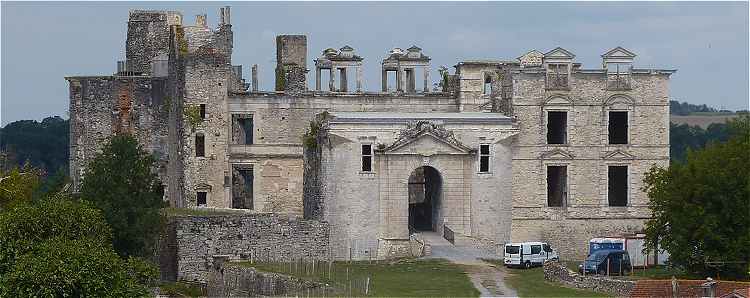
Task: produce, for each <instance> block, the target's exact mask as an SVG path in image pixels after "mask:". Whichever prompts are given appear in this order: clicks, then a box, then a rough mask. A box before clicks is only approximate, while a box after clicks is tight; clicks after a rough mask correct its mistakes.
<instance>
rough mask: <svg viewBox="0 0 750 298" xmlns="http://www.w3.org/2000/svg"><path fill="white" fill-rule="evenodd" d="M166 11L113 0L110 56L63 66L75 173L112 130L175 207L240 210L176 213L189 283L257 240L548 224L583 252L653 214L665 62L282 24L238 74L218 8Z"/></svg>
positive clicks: (353, 250) (410, 245) (572, 253)
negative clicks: (124, 29) (359, 49)
mask: <svg viewBox="0 0 750 298" xmlns="http://www.w3.org/2000/svg"><path fill="white" fill-rule="evenodd" d="M182 18H183V17H182V15H181V14H180V13H179V12H174V11H143V10H132V11H130V17H129V20H128V33H127V40H126V60H125V61H119V62H118V63H117V66H118V67H117V72H116V73H114V74H112V75H106V76H76V77H67V78H66V79H67V80H68V82H69V86H70V118H71V121H70V125H71V130H70V133H71V137H70V152H71V154H70V158H71V160H70V167H71V169H70V173H71V176H72V178H73V182H74V185H75V187H76V188H77V187H79V186H80V182H81V179H82V177H84V174H85V171H86V164H87V162H88V161H90V160H91V159H92V158H93V157H94V155H95V154H96V153H97V152H98V151H99V150H100V148H101V147H102V145H103V144H104V142H105V141H106V140H107V138H109V137H111V136H112V135H114V134H118V133H129V134H132V135H133V136H135V137H136V138H137V139H138V141H139V142H140V144H141V145H142V146H143V147H144V148H145V149H146V150H147V151H149V152H151V153H153V154H154V156H155V157H156V159H157V160H158V168H157V169H155V171H157V172H158V174H159V177H160V178H161V180H162V182H163V184H164V187H165V198H164V199H165V200H167V201H169V203H170V204H171V205H172V206H174V207H182V208H233V209H245V210H247V212H246V213H247V216H250V217H242V216H240V217H238V218H224V217H220V218H218V219H216V218H214V219H205V220H201V219H193V220H192V221H188V220H182V221H177V222H176V223H175V224H180V225H182V226H181V227H177V228H176V231H177V233H182V234H179V235H175V237H177V238H175V239H176V240H175V239H173V240H175V241H173V242H174V243H173V245H177V247H178V251H179V253H178V254H182V253H185V254H186V255H179V256H176V258H177V259H178V260H179V261H178V265H177V266H178V267H180V268H176V270H177V271H178V272H179V273H178V276H183V277H185V278H188V279H194V280H205V279H206V276H205V272H206V270H207V267H208V266H210V264H212V262H213V261H212V259H211V258H214V257H215V256H213V255H214V254H215V255H219V256H221V255H228V256H229V258H230V259H242V258H248V257H252V254H255V253H259V252H261V253H265V252H262V251H263V250H262V249H260V248H263V249H265V248H268V249H270V250H273V251H277V252H276V253H277V254H290V255H300V256H302V255H305V256H308V257H313V258H335V259H348V258H353V259H368V258H372V257H376V258H391V257H400V256H406V255H411V254H413V251H414V248H415V245H417V246H418V245H423V244H422V243H421V241H420V240H419V239H420V237H419V233H422V232H429V231H435V232H438V233H441V234H445V235H446V237H451V238H452V239H453V240H454V241H455V243H456V244H457V245H474V246H478V247H482V248H484V249H487V250H490V251H493V252H496V253H501V250H502V245H503V244H504V243H508V242H520V241H527V240H535V241H536V240H538V241H546V242H549V243H551V244H552V245H553V247H556V248H558V249H559V250H560V254H561V257H562V258H563V259H580V258H582V257H583V256H584V255H585V253H586V245H585V244H586V241H587V240H588V239H589V238H592V237H599V236H612V235H619V234H622V233H630V232H636V231H641V230H642V229H643V223H644V220H645V219H647V218H649V217H650V214H651V213H650V211H649V209H648V207H647V202H648V200H647V197H646V194H645V193H644V192H643V191H642V189H641V188H642V179H643V176H644V173H645V172H646V171H647V170H648V169H649V168H650V167H652V166H654V165H656V166H667V165H668V162H669V115H668V114H669V88H668V84H669V77H670V75H671V74H672V73H674V70H664V69H644V68H637V67H634V66H633V61H634V58H635V57H636V55H635V54H634V53H632V52H630V51H628V50H626V49H624V48H621V47H615V48H614V49H611V50H609V51H607V52H606V53H604V54H603V55H602V65H597V66H596V67H594V68H583V67H582V65H581V64H580V63H577V62H576V61H575V55H574V54H573V53H571V52H569V51H567V50H565V49H563V48H560V47H558V48H554V49H552V50H550V51H547V52H540V51H537V50H531V51H529V52H527V53H525V54H523V55H521V56H520V57H518V58H515V59H508V60H470V61H460V62H458V63H457V64H456V65H455V66H454V70H453V71H450V70H448V69H447V68H445V67H439V68H436V69H435V70H433V68H431V65H430V57H429V56H428V55H427V54H428V53H429V49H427V50H423V49H421V48H419V47H417V46H410V45H406V46H410V47H409V48H407V49H401V48H394V49H391V50H389V51H387V52H384V55H383V57H382V64H381V65H382V68H381V69H379V70H378V69H369V70H368V69H363V64H362V61H363V60H364V59H369V58H368V57H361V56H359V55H357V53H356V51H355V49H354V48H353V47H351V46H349V45H344V46H342V47H341V48H339V49H336V48H327V49H316V50H315V51H317V50H320V52H315V51H314V52H312V53H311V57H312V60H308V54H309V53H308V49H307V41H308V36H303V35H280V36H278V37H277V38H276V46H277V52H276V61H277V65H276V68H275V69H268V70H259V69H258V67H257V65H253V66H252V67H245V69H248V68H249V69H251V74H250V77H251V78H250V79H249V80H247V81H248V82H246V79H245V78H244V75H245V74H243V66H241V65H233V64H232V61H231V56H232V51H233V31H232V23H231V13H230V8H229V7H224V8H221V9H220V12H219V21H218V25H216V26H215V27H209V26H208V21H207V17H206V15H198V16H196V19H195V22H194V24H190V25H185V24H183V19H182ZM309 38H314V36H312V37H309ZM316 53H320V54H316ZM270 56H271V53H269V57H270ZM308 67H311V68H314V69H308ZM258 71H268V72H273V73H274V74H275V78H276V84H275V90H273V91H262V90H259V88H258V84H257V72H258ZM365 71H368V72H370V71H379V72H380V73H381V75H382V81H381V82H379V84H378V85H379V86H380V88H379V90H377V91H365V90H364V86H365V85H364V82H363V75H362V74H363V72H365ZM308 77H313V78H314V82H310V83H308ZM433 83H435V84H433ZM255 213H258V214H255ZM268 213H271V214H273V215H268ZM264 214H265V215H264ZM253 216H256V217H253ZM266 216H269V217H266ZM274 216H277V217H274ZM278 216H281V217H284V218H287V219H288V220H291V222H287V221H286V220H284V221H282V222H279V221H280V219H279V218H278ZM289 218H292V219H289ZM295 218H297V219H295ZM217 220H223V221H224V222H223V223H222V222H216V221H217ZM295 220H299V221H304V222H303V223H294V221H295ZM280 227H293V228H289V229H288V231H287V230H283V231H282V230H279V231H277V232H278V233H276V234H274V233H272V231H276V230H275V229H280ZM232 229H235V230H232ZM264 229H270V230H268V231H266V230H264ZM284 229H286V228H284ZM269 233H270V234H269ZM260 235H262V237H272V238H270V240H268V241H269V242H262V241H261V240H258V241H261V242H253V241H255V240H252V239H255V238H253V237H261V236H260ZM268 235H275V236H268ZM274 237H275V238H274ZM313 238H314V239H313ZM263 239H266V238H263ZM177 240H179V241H177ZM321 240H325V242H326V243H320V241H321ZM180 241H182V242H180ZM315 241H318V242H315ZM250 242H252V243H250ZM313 246H319V247H318V248H319V249H318V250H314V249H313ZM423 246H424V245H423ZM256 248H257V249H256ZM191 251H192V252H191ZM250 251H253V252H252V253H250ZM187 254H190V256H188V255H187ZM267 257H268V256H267ZM181 266H182V267H181Z"/></svg>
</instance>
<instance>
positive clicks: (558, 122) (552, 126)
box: [547, 111, 568, 144]
mask: <svg viewBox="0 0 750 298" xmlns="http://www.w3.org/2000/svg"><path fill="white" fill-rule="evenodd" d="M567 139H568V112H561V111H550V112H547V144H567V143H568V142H567Z"/></svg>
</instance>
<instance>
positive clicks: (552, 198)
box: [547, 166, 568, 207]
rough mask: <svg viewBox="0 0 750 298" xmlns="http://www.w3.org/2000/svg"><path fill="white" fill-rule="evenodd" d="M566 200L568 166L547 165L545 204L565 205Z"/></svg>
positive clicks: (550, 205) (553, 205)
mask: <svg viewBox="0 0 750 298" xmlns="http://www.w3.org/2000/svg"><path fill="white" fill-rule="evenodd" d="M567 200H568V167H567V166H547V206H549V207H565V206H566V204H567Z"/></svg>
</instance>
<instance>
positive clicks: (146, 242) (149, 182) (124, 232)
mask: <svg viewBox="0 0 750 298" xmlns="http://www.w3.org/2000/svg"><path fill="white" fill-rule="evenodd" d="M154 168H155V163H154V158H153V157H152V156H151V155H150V154H148V153H146V152H145V151H144V150H143V148H141V146H140V145H138V141H137V140H136V139H134V138H133V137H132V136H129V135H117V136H114V137H112V138H111V139H110V141H109V142H107V143H106V144H104V146H103V148H102V153H100V154H99V155H97V156H96V157H95V158H94V159H92V160H91V162H90V163H89V165H88V168H87V171H86V173H85V176H84V177H83V182H82V184H81V191H80V196H81V198H82V199H83V200H86V201H88V202H91V203H92V204H93V205H94V206H96V207H97V208H99V209H101V210H102V212H103V213H104V218H105V219H106V220H107V222H108V223H109V225H110V226H111V227H112V231H113V234H114V239H113V243H114V248H115V250H116V251H117V253H118V254H119V255H120V256H123V257H126V256H139V257H151V256H152V255H153V252H154V248H155V245H156V240H157V238H158V235H159V231H160V230H161V226H162V224H163V222H164V219H163V217H162V216H161V213H160V209H161V208H162V207H164V205H165V203H164V201H163V187H162V185H161V182H160V181H159V179H158V178H157V176H156V174H155V173H154V170H153V169H154Z"/></svg>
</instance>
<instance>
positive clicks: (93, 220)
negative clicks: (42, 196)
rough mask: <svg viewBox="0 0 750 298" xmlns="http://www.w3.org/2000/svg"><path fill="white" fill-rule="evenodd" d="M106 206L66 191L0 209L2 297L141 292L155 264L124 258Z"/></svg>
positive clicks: (137, 294)
mask: <svg viewBox="0 0 750 298" xmlns="http://www.w3.org/2000/svg"><path fill="white" fill-rule="evenodd" d="M111 239H112V233H111V230H110V228H109V226H107V223H106V222H105V221H104V217H103V216H102V213H101V211H99V210H97V209H95V208H93V207H92V206H90V205H89V204H88V203H86V202H83V203H81V202H76V201H73V200H70V199H67V198H65V197H63V196H58V197H56V198H50V199H47V200H43V201H41V202H38V203H35V204H28V205H17V206H14V207H13V208H12V209H9V210H6V211H4V212H2V213H0V297H70V296H73V297H141V296H146V295H148V294H149V291H148V288H147V283H148V280H153V279H155V278H156V276H158V270H157V269H155V268H154V267H153V266H151V267H150V268H149V267H148V266H143V265H142V264H139V263H138V262H137V261H127V262H126V261H123V260H122V259H120V258H119V257H118V256H117V254H116V253H115V251H114V249H113V248H112V244H111Z"/></svg>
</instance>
